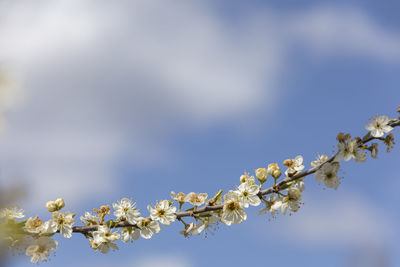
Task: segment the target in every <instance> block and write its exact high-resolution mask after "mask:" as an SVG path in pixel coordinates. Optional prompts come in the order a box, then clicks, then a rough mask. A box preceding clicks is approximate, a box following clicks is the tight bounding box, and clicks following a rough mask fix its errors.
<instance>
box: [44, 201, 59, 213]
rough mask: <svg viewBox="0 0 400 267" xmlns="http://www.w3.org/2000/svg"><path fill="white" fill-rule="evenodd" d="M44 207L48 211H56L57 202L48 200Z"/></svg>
mask: <svg viewBox="0 0 400 267" xmlns="http://www.w3.org/2000/svg"><path fill="white" fill-rule="evenodd" d="M46 209H47V210H48V211H50V212H54V211H57V204H56V203H55V202H54V201H48V202H47V203H46Z"/></svg>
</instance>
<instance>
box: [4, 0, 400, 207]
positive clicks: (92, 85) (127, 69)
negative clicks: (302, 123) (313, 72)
mask: <svg viewBox="0 0 400 267" xmlns="http://www.w3.org/2000/svg"><path fill="white" fill-rule="evenodd" d="M0 5H1V7H2V8H1V9H0V18H1V20H0V36H2V42H1V43H0V62H1V63H2V64H6V65H7V66H8V67H9V68H10V69H12V70H13V71H14V72H15V73H16V74H17V75H18V76H19V77H20V79H21V81H22V82H23V84H24V90H25V95H24V105H23V106H21V107H20V108H19V109H18V110H14V111H12V112H8V113H7V116H8V121H9V125H8V131H7V134H6V135H5V136H4V137H3V140H2V144H1V146H0V160H1V167H2V176H1V177H2V178H1V179H2V180H1V185H2V186H4V185H8V184H9V183H11V181H10V179H11V180H12V181H15V180H20V181H25V182H28V183H29V185H30V187H31V190H32V195H31V198H30V199H29V202H30V205H33V206H37V207H39V206H41V205H42V204H43V203H45V201H47V200H48V199H51V198H54V197H56V195H57V196H59V195H61V196H63V197H65V198H66V199H73V200H75V201H78V200H80V199H81V198H82V197H86V196H88V194H96V195H102V198H104V197H105V194H106V193H107V192H108V191H110V190H109V188H110V186H118V182H117V179H118V177H115V172H114V170H113V165H114V163H115V160H116V159H117V158H118V157H119V156H121V153H126V152H127V151H129V157H130V160H131V161H132V162H138V164H145V163H146V162H147V163H149V162H150V163H154V162H158V164H162V163H163V162H164V163H165V162H168V161H170V160H171V159H172V160H173V155H171V152H168V147H167V144H166V143H167V142H166V141H165V140H166V139H167V138H168V136H169V135H170V134H173V133H176V132H178V131H180V130H182V129H183V128H184V127H189V128H193V127H208V126H210V125H213V124H216V123H218V122H221V121H235V122H236V121H240V120H241V119H243V118H245V119H249V118H251V116H250V115H251V114H252V113H254V112H257V110H259V107H260V106H263V107H265V108H273V106H274V103H276V102H277V95H278V92H277V89H278V86H276V82H277V77H279V73H280V69H281V67H282V66H283V65H284V63H285V60H286V59H285V57H286V52H287V49H289V47H290V45H291V44H292V42H294V41H301V42H305V43H307V44H308V45H311V46H318V47H319V48H321V49H322V48H323V47H328V48H329V49H326V50H328V51H331V50H335V49H337V48H340V49H342V48H343V47H345V48H346V49H350V50H351V51H353V50H355V51H360V52H362V53H365V54H367V55H368V56H370V55H375V56H376V57H377V58H378V57H379V58H381V59H384V60H385V59H388V58H392V56H393V57H394V55H397V52H398V50H397V47H399V46H398V44H399V41H398V36H397V35H396V34H393V33H391V32H388V31H384V30H383V29H380V28H379V27H378V26H376V24H375V23H374V22H373V21H372V20H371V19H369V18H368V17H366V16H363V15H360V14H362V13H357V12H349V13H346V14H344V15H343V12H342V10H341V9H315V10H311V11H306V12H299V13H298V14H297V15H295V16H294V18H291V17H288V18H286V19H284V20H283V21H282V20H280V19H278V15H282V14H279V13H277V12H276V13H273V12H269V13H268V12H266V13H260V12H259V11H257V12H255V14H250V13H249V14H246V16H243V18H242V20H240V21H239V22H237V23H238V24H237V26H235V27H233V26H232V25H231V24H230V22H228V21H227V20H226V19H225V18H223V17H220V16H218V15H217V13H216V12H214V10H213V7H212V5H207V4H204V3H203V4H200V3H198V2H197V3H195V2H189V1H181V2H179V4H177V5H170V4H169V3H166V2H165V1H121V2H118V3H117V2H112V3H111V2H107V1H92V0H90V1H80V0H79V1H78V0H70V1H35V2H33V1H4V2H2V3H0ZM283 15H284V14H283ZM342 19H344V20H342ZM343 21H344V22H343ZM345 22H346V23H350V24H351V25H352V27H347V26H346V23H345ZM316 25H317V26H316ZM356 33H357V34H356ZM337 37H340V38H337ZM339 39H340V40H339ZM383 40H384V41H383ZM365 41H367V43H368V44H365V43H366V42H365ZM349 47H350V48H349ZM263 114H265V111H264V112H263ZM75 184H81V185H82V186H75ZM94 184H96V185H97V187H96V191H95V192H93V191H89V192H88V190H87V186H88V185H94ZM50 189H52V190H50Z"/></svg>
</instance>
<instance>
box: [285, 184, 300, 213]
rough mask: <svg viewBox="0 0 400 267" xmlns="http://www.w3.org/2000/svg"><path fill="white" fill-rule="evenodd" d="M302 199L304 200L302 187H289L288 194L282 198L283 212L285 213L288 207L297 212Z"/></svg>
mask: <svg viewBox="0 0 400 267" xmlns="http://www.w3.org/2000/svg"><path fill="white" fill-rule="evenodd" d="M300 200H302V195H301V191H300V189H298V188H296V187H291V188H289V190H288V194H287V196H286V197H284V198H283V199H282V205H281V211H282V214H283V215H285V214H286V211H287V209H288V208H289V209H290V210H291V211H293V212H296V211H297V210H298V209H299V208H300V203H299V201H300Z"/></svg>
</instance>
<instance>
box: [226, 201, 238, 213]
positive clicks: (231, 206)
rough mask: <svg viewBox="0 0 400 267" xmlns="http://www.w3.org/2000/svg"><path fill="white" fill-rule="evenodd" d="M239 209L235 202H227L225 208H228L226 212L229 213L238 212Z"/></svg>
mask: <svg viewBox="0 0 400 267" xmlns="http://www.w3.org/2000/svg"><path fill="white" fill-rule="evenodd" d="M239 207H240V205H239V203H237V202H235V201H232V202H229V203H228V205H227V208H228V210H230V211H235V210H238V209H239Z"/></svg>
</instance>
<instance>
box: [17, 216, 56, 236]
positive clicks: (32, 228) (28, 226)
mask: <svg viewBox="0 0 400 267" xmlns="http://www.w3.org/2000/svg"><path fill="white" fill-rule="evenodd" d="M24 230H25V231H26V232H28V233H32V234H54V233H55V232H57V230H58V226H57V223H56V222H55V221H53V220H49V221H47V222H43V221H42V220H39V218H38V216H36V217H34V218H32V217H30V218H29V219H28V220H27V221H26V222H25V226H24Z"/></svg>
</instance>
